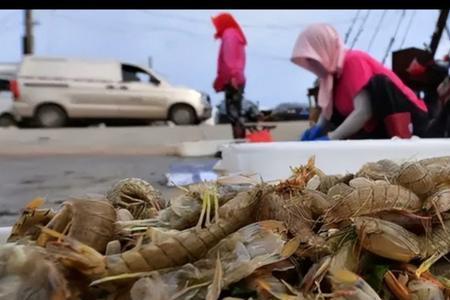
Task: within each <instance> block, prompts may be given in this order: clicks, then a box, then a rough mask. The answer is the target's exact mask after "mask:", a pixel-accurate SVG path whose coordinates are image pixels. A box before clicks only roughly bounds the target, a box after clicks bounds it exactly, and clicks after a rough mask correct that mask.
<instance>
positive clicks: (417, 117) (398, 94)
mask: <svg viewBox="0 0 450 300" xmlns="http://www.w3.org/2000/svg"><path fill="white" fill-rule="evenodd" d="M364 90H366V91H367V92H368V93H369V95H370V102H371V106H372V112H373V118H374V119H375V121H376V123H377V126H376V128H375V129H374V130H373V131H371V132H366V131H365V130H361V131H360V132H359V133H357V134H355V136H353V137H352V138H354V139H385V138H389V134H388V132H387V130H386V127H385V124H384V120H385V118H386V117H388V116H390V115H393V114H396V113H404V112H409V113H410V114H411V123H412V124H413V134H414V135H417V136H419V137H427V129H428V124H429V118H428V113H426V112H424V111H422V110H421V109H420V108H418V107H417V106H416V105H415V104H414V103H412V102H411V101H410V100H409V99H408V97H406V95H405V94H404V93H403V92H402V91H401V90H400V89H399V88H398V87H397V86H396V85H395V84H394V83H393V82H392V81H391V80H390V79H389V78H388V77H387V76H385V75H375V76H373V77H372V78H371V79H370V80H369V82H368V83H367V85H366V86H365V87H364ZM333 114H334V113H333ZM336 119H337V122H338V124H339V123H341V122H342V121H343V118H342V117H340V116H337V118H336Z"/></svg>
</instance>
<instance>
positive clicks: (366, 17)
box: [350, 10, 371, 49]
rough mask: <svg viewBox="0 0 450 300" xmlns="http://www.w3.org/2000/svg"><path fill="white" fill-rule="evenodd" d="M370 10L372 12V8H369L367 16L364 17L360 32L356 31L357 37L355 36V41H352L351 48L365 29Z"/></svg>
mask: <svg viewBox="0 0 450 300" xmlns="http://www.w3.org/2000/svg"><path fill="white" fill-rule="evenodd" d="M370 12H371V11H370V10H367V13H366V16H365V17H364V19H363V21H362V23H361V26H360V27H359V30H358V32H357V33H356V35H355V37H354V38H353V43H352V46H351V47H350V48H351V49H353V47H354V46H355V44H356V41H357V40H358V38H359V36H360V35H361V33H362V32H363V31H364V25H365V24H366V22H367V19H368V18H369V15H370Z"/></svg>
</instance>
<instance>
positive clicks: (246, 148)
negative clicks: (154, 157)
mask: <svg viewBox="0 0 450 300" xmlns="http://www.w3.org/2000/svg"><path fill="white" fill-rule="evenodd" d="M312 155H315V157H316V166H317V167H319V168H320V169H322V170H323V171H324V172H325V173H327V174H343V173H346V172H355V171H357V170H358V169H359V168H360V167H361V166H362V165H363V164H364V163H366V162H370V161H377V160H380V159H392V160H394V161H397V162H402V161H406V160H414V159H422V158H428V157H435V156H445V155H450V139H410V140H400V139H393V140H348V141H317V142H275V143H253V144H251V143H250V144H231V145H227V146H224V147H222V160H221V161H220V162H219V164H218V165H217V166H216V168H217V169H218V170H221V171H223V172H224V173H236V172H249V173H253V172H254V173H257V174H259V175H260V176H261V177H262V178H263V179H264V180H266V181H270V180H278V179H284V178H287V177H288V176H289V175H290V174H291V171H290V168H289V167H295V166H299V165H300V164H305V163H306V162H307V160H308V158H309V157H311V156H312Z"/></svg>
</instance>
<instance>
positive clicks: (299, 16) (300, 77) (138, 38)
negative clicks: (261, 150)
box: [0, 10, 450, 107]
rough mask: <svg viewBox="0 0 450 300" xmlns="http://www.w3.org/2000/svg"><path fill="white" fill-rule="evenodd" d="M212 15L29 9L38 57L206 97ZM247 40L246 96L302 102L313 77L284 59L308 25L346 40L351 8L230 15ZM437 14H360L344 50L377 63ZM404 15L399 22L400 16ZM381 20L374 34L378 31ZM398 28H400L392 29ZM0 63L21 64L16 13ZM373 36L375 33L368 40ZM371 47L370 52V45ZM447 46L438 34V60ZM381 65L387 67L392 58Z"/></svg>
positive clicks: (418, 40) (422, 33)
mask: <svg viewBox="0 0 450 300" xmlns="http://www.w3.org/2000/svg"><path fill="white" fill-rule="evenodd" d="M218 12H220V11H218V10H34V18H35V21H36V22H37V23H38V24H37V25H36V27H35V52H36V54H37V55H46V56H68V57H78V58H112V59H118V60H122V61H125V62H130V63H138V64H144V65H147V63H148V57H149V56H151V57H152V58H153V66H154V69H155V70H156V71H157V72H159V73H160V74H162V75H164V76H165V77H166V78H167V79H168V80H169V81H170V82H172V83H174V84H177V85H184V86H189V87H192V88H195V89H198V90H202V91H206V92H208V93H209V94H210V95H211V96H212V99H213V101H214V103H215V104H216V103H218V101H219V100H220V99H222V98H223V95H222V94H215V93H214V91H213V89H212V87H211V85H212V81H213V79H214V77H215V74H216V60H217V52H218V47H219V42H218V41H215V40H214V39H213V33H214V29H213V26H212V24H211V19H210V18H211V16H213V15H215V14H217V13H218ZM229 12H231V13H233V14H234V16H235V17H236V18H237V19H238V21H239V22H240V23H241V24H242V27H243V30H244V31H245V33H246V35H247V39H248V47H247V68H246V75H247V88H246V97H247V98H249V99H251V100H254V101H259V102H260V104H261V106H263V107H271V106H274V105H276V104H277V103H280V102H293V101H297V102H307V98H306V89H307V88H309V87H310V86H311V84H312V82H313V80H314V77H313V76H312V75H311V74H309V73H308V72H306V71H303V70H301V69H300V68H298V67H297V66H295V65H293V64H292V63H291V62H290V61H289V58H290V55H291V51H292V47H293V45H294V42H295V40H296V38H297V35H298V34H299V32H300V31H301V30H302V29H303V28H305V26H306V25H308V24H310V23H313V22H328V23H330V24H332V25H334V26H335V27H336V28H337V30H338V31H339V32H340V33H341V34H342V36H343V37H345V35H346V33H347V32H348V31H349V28H350V25H351V24H352V21H353V20H354V18H355V17H356V15H357V12H358V11H357V10H230V11H229ZM438 14H439V11H438V10H417V11H415V10H406V11H402V10H371V11H370V12H369V11H367V10H361V11H359V13H358V19H357V20H356V23H355V24H354V26H353V29H352V31H351V33H350V35H349V38H348V41H347V46H349V47H350V46H351V45H352V44H354V48H356V49H361V50H365V51H369V52H370V53H371V54H372V55H373V56H374V57H375V58H377V59H379V60H382V59H383V57H384V55H385V53H386V49H387V47H388V44H389V41H390V40H391V39H392V38H393V37H394V33H395V31H397V27H398V31H397V35H396V36H395V41H394V44H393V47H392V50H396V49H399V48H405V47H410V46H415V47H419V48H423V45H424V43H426V44H429V42H430V38H431V35H432V33H433V30H434V27H435V25H436V21H437V17H438ZM402 16H403V17H402ZM380 20H382V22H381V25H380V27H379V30H378V31H377V28H378V25H379V24H380ZM399 24H400V25H399ZM0 26H1V27H2V29H3V30H1V31H0V45H1V48H0V49H1V50H0V61H1V62H17V61H20V58H21V36H22V34H23V11H21V10H2V11H0ZM375 33H377V34H375ZM369 45H370V47H369ZM449 48H450V42H449V38H448V35H447V34H446V33H444V35H443V37H442V40H441V44H440V47H439V49H438V53H437V57H439V58H440V57H442V56H443V55H444V54H445V53H446V52H448V49H449ZM386 64H387V65H388V66H390V64H391V57H390V56H388V58H387V60H386Z"/></svg>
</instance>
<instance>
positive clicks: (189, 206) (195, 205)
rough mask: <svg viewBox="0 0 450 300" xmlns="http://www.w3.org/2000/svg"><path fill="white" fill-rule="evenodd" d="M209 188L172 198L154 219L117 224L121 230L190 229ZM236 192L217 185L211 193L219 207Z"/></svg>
mask: <svg viewBox="0 0 450 300" xmlns="http://www.w3.org/2000/svg"><path fill="white" fill-rule="evenodd" d="M210 188H211V187H210V186H208V185H197V186H194V187H190V188H189V190H188V191H187V192H186V193H184V194H182V195H180V196H178V197H175V198H173V199H172V200H171V201H170V206H168V207H167V208H165V209H163V210H161V211H159V213H158V215H157V216H156V217H155V218H152V219H145V220H135V221H128V222H119V225H120V226H121V227H122V228H123V229H126V228H133V227H164V228H171V229H176V230H183V229H186V228H190V227H192V226H194V225H195V224H196V223H197V222H198V220H199V218H200V215H201V212H202V209H203V204H204V203H202V202H203V201H202V194H203V193H204V191H205V190H208V189H210ZM237 192H238V191H237V190H236V189H235V188H232V187H230V186H222V185H218V186H217V187H216V188H215V189H213V193H216V194H217V195H216V197H217V200H218V201H219V206H222V205H224V204H225V203H227V202H228V201H229V200H231V199H232V198H233V197H235V196H236V194H237ZM212 213H214V211H213V212H212Z"/></svg>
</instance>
